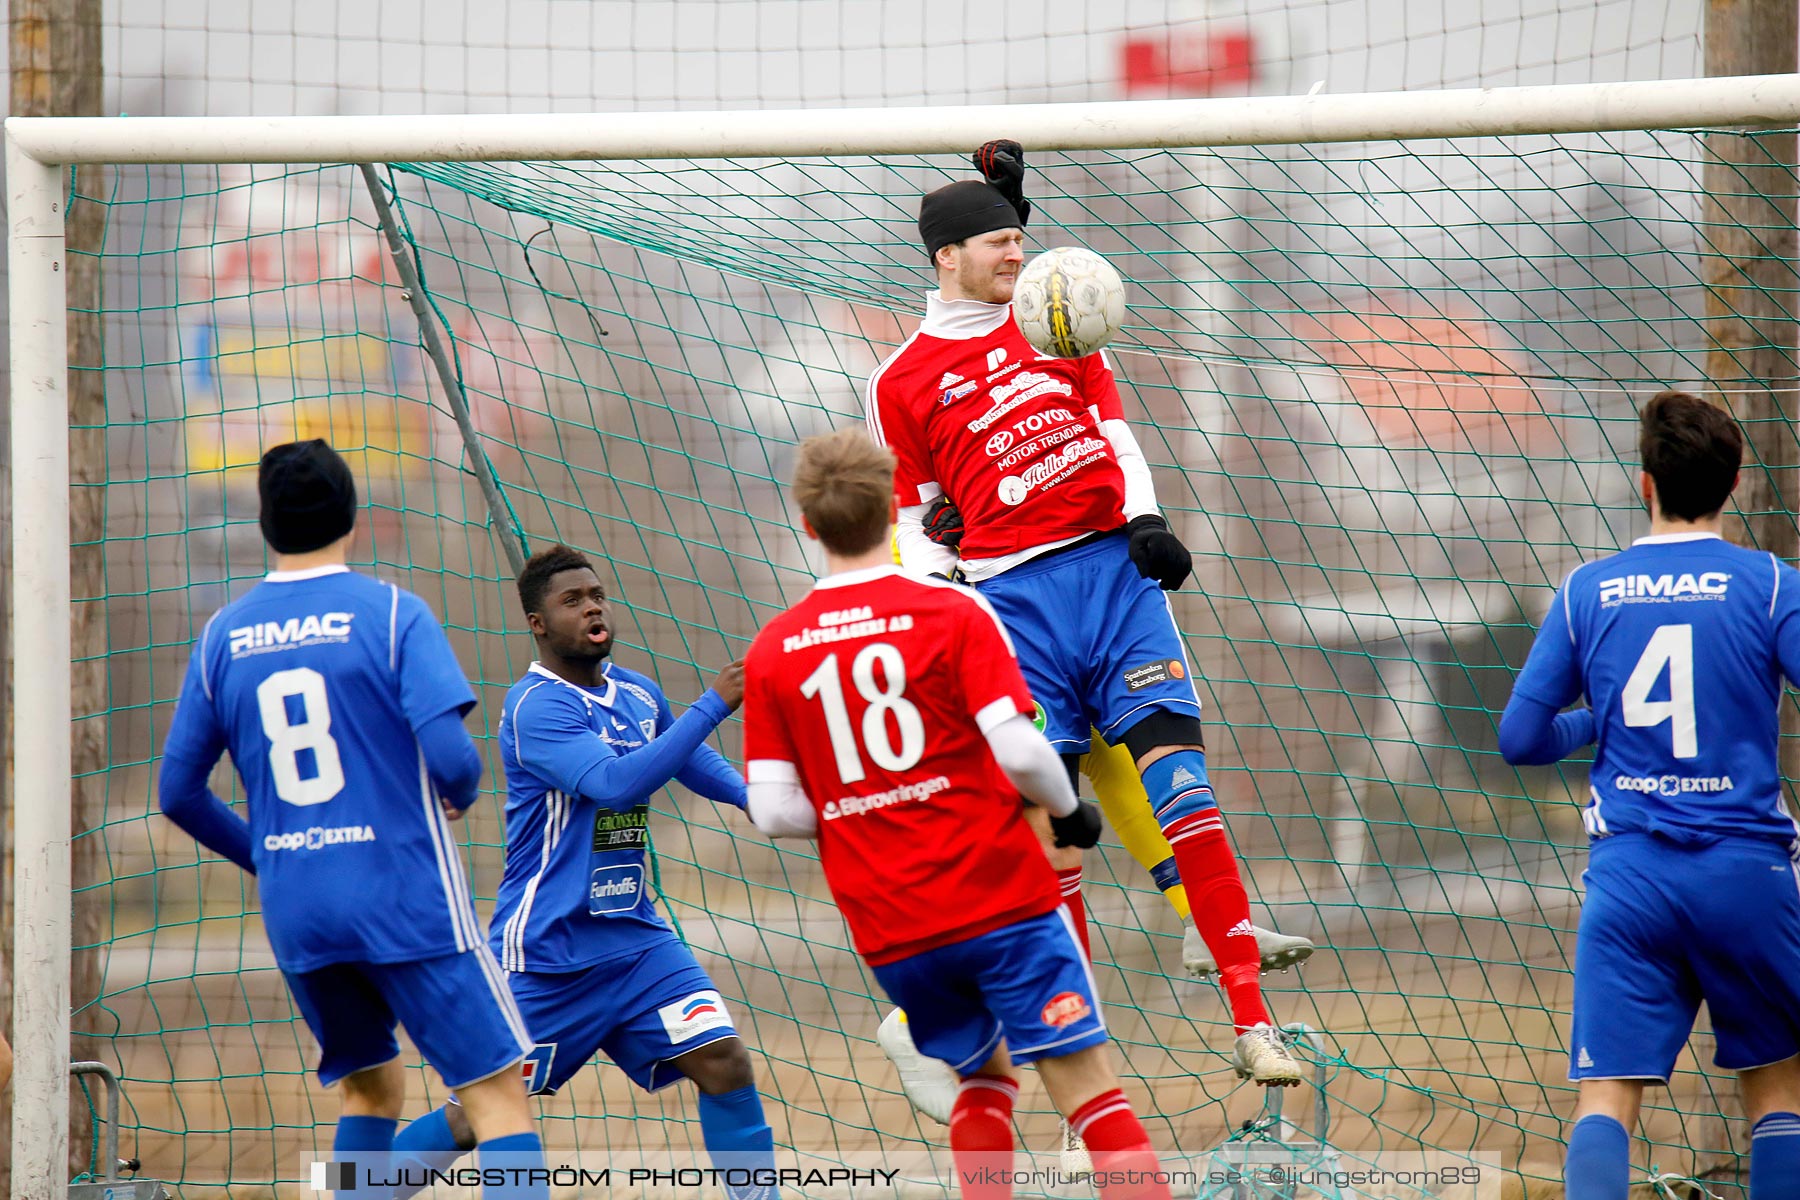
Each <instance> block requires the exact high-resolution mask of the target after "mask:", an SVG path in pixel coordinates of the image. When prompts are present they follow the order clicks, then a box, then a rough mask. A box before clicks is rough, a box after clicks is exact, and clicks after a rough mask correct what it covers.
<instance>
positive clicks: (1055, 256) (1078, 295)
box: [1013, 246, 1125, 358]
mask: <svg viewBox="0 0 1800 1200" xmlns="http://www.w3.org/2000/svg"><path fill="white" fill-rule="evenodd" d="M1013 315H1014V316H1016V317H1017V318H1018V319H1019V328H1020V330H1022V331H1023V332H1024V334H1025V340H1026V341H1028V342H1030V343H1031V344H1032V345H1033V346H1035V347H1036V348H1037V350H1038V353H1040V354H1049V355H1053V356H1054V357H1056V358H1086V357H1087V356H1088V355H1090V354H1092V353H1093V352H1094V351H1096V350H1098V349H1100V347H1102V346H1104V345H1106V343H1108V342H1110V341H1112V340H1113V337H1114V336H1115V335H1116V334H1117V333H1118V332H1119V326H1120V325H1121V324H1122V323H1123V322H1124V320H1125V281H1124V280H1123V279H1121V278H1119V273H1118V272H1117V271H1116V270H1114V269H1113V265H1112V264H1111V263H1109V262H1107V261H1106V260H1105V259H1104V258H1101V257H1100V256H1099V255H1098V254H1095V253H1094V252H1093V251H1092V250H1083V249H1082V248H1081V247H1079V246H1058V247H1057V248H1056V249H1054V250H1046V251H1044V252H1043V253H1042V254H1040V255H1038V256H1037V257H1036V258H1034V259H1032V260H1031V261H1030V262H1029V263H1027V264H1026V266H1025V269H1024V270H1023V271H1021V272H1019V282H1018V286H1017V287H1015V288H1014V289H1013Z"/></svg>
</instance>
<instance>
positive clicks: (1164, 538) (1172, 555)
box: [1125, 513, 1194, 592]
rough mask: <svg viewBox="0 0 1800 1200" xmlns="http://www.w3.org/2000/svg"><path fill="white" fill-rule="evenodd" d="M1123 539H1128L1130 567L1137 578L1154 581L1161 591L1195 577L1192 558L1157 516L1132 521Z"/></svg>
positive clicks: (1165, 523)
mask: <svg viewBox="0 0 1800 1200" xmlns="http://www.w3.org/2000/svg"><path fill="white" fill-rule="evenodd" d="M1125 535H1126V536H1127V537H1129V538H1130V539H1131V548H1130V554H1131V563H1132V565H1133V566H1135V567H1136V568H1137V569H1138V574H1139V575H1142V576H1143V577H1144V578H1145V579H1154V580H1156V582H1157V584H1158V585H1159V586H1161V588H1162V590H1163V591H1165V592H1172V591H1174V590H1175V589H1176V588H1178V587H1180V586H1181V585H1182V584H1184V583H1186V582H1187V578H1188V576H1189V575H1192V574H1193V573H1194V556H1193V555H1192V554H1189V553H1188V548H1187V547H1186V546H1184V545H1182V544H1181V539H1180V538H1178V537H1176V536H1175V535H1174V534H1173V533H1170V532H1169V523H1168V522H1167V521H1165V520H1163V519H1162V518H1161V517H1160V516H1158V515H1157V514H1155V513H1145V514H1144V515H1143V516H1141V517H1133V518H1131V523H1130V524H1128V525H1126V526H1125Z"/></svg>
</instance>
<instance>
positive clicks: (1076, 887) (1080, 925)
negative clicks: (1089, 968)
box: [1056, 863, 1094, 962]
mask: <svg viewBox="0 0 1800 1200" xmlns="http://www.w3.org/2000/svg"><path fill="white" fill-rule="evenodd" d="M1056 881H1057V882H1058V883H1060V884H1062V898H1063V907H1064V908H1066V909H1068V910H1069V920H1071V921H1073V922H1075V936H1076V937H1078V938H1080V939H1081V954H1082V957H1084V958H1086V959H1087V960H1088V961H1089V962H1093V961H1094V951H1093V948H1092V946H1091V944H1090V943H1089V942H1088V927H1087V905H1085V904H1083V903H1082V902H1081V865H1080V864H1079V863H1077V864H1076V865H1075V866H1072V867H1070V868H1068V869H1067V870H1066V871H1058V872H1057V873H1056Z"/></svg>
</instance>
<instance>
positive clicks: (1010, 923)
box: [744, 430, 1169, 1200]
mask: <svg viewBox="0 0 1800 1200" xmlns="http://www.w3.org/2000/svg"><path fill="white" fill-rule="evenodd" d="M893 470H894V460H893V457H892V455H890V454H889V453H888V452H887V451H886V450H883V449H881V448H879V447H877V446H875V445H874V444H873V443H872V442H871V441H870V440H869V439H868V438H867V437H866V436H864V435H863V434H862V433H861V432H860V431H856V430H843V431H840V432H838V433H834V434H828V435H825V436H823V437H817V438H812V439H809V440H808V441H806V442H805V443H803V444H802V445H801V447H800V453H799V460H798V463H797V465H796V467H795V471H794V497H795V500H796V501H797V502H798V504H799V507H800V511H801V514H802V517H803V519H804V522H805V527H806V532H807V533H808V535H809V536H811V537H814V538H816V539H817V540H818V541H819V542H820V543H821V544H822V545H823V547H824V550H825V558H826V566H827V574H826V575H825V577H824V578H822V579H820V580H819V582H818V584H817V585H816V586H815V587H814V588H813V590H812V591H811V592H810V593H809V594H808V595H807V596H806V597H805V598H804V599H802V600H801V601H800V602H799V603H798V604H796V605H794V607H792V608H791V609H789V610H788V611H787V612H785V613H783V614H781V615H780V616H779V617H776V618H775V619H774V620H773V621H771V622H769V624H768V625H767V626H766V627H765V628H764V629H763V631H762V632H761V633H760V634H758V635H757V638H756V641H755V643H754V644H753V645H752V646H751V648H750V653H749V655H748V656H747V658H746V661H745V700H744V758H745V761H746V763H747V764H748V765H747V774H748V777H749V785H750V818H751V820H752V821H754V822H755V823H756V825H757V827H758V828H759V829H761V830H763V831H764V832H765V833H767V834H769V835H770V836H772V837H809V838H816V839H817V840H818V842H819V861H820V863H821V864H822V865H823V867H824V870H825V880H826V883H827V884H828V885H829V886H830V888H831V893H832V896H833V898H834V899H835V900H836V901H837V904H838V907H839V908H840V909H841V910H842V912H843V914H844V920H845V923H846V924H847V925H848V926H849V929H850V937H851V940H852V941H853V942H854V943H855V946H856V949H857V951H858V953H860V954H861V955H862V956H863V959H864V960H865V961H866V962H867V963H868V964H869V967H870V969H871V970H872V971H873V972H874V974H875V977H876V979H877V980H879V981H880V983H881V986H882V988H883V989H884V990H885V991H886V992H887V993H888V995H889V997H890V998H892V999H893V1001H894V1002H895V1003H896V1004H898V1005H900V1007H901V1008H903V1009H905V1011H906V1013H907V1017H908V1020H909V1022H910V1025H911V1030H912V1035H913V1040H914V1041H915V1043H916V1044H917V1045H918V1047H919V1049H920V1050H921V1051H922V1052H923V1053H925V1054H927V1055H930V1056H931V1057H933V1058H936V1059H939V1060H941V1061H943V1062H945V1063H948V1064H949V1065H950V1067H951V1068H952V1069H953V1070H954V1071H955V1072H956V1074H957V1076H958V1077H959V1079H960V1081H961V1082H960V1086H959V1088H958V1091H957V1098H956V1104H955V1107H954V1109H953V1110H952V1112H951V1116H950V1148H951V1153H952V1157H953V1159H954V1161H955V1166H956V1172H957V1177H958V1183H959V1186H960V1190H961V1191H962V1194H963V1195H964V1196H967V1197H971V1198H972V1200H1004V1198H1006V1197H1010V1196H1011V1195H1012V1184H1011V1182H1010V1180H1011V1174H1010V1172H1011V1171H1012V1168H1013V1152H1014V1144H1013V1125H1012V1108H1013V1102H1014V1100H1015V1098H1016V1097H1017V1096H1018V1091H1019V1083H1018V1073H1017V1067H1018V1066H1019V1065H1021V1064H1025V1063H1036V1064H1037V1067H1038V1074H1039V1075H1040V1076H1041V1077H1042V1078H1043V1081H1044V1087H1045V1090H1047V1091H1048V1092H1049V1094H1050V1098H1051V1100H1052V1101H1053V1102H1054V1103H1055V1105H1056V1107H1057V1110H1058V1111H1059V1112H1061V1113H1062V1114H1063V1115H1064V1116H1065V1117H1066V1118H1067V1119H1068V1120H1069V1122H1070V1123H1071V1124H1072V1125H1073V1126H1074V1127H1075V1128H1076V1130H1077V1131H1078V1132H1079V1133H1080V1134H1081V1136H1082V1137H1083V1138H1084V1139H1085V1140H1086V1142H1087V1146H1088V1149H1089V1151H1090V1153H1091V1154H1092V1155H1093V1160H1094V1167H1095V1181H1096V1183H1097V1184H1098V1186H1099V1190H1100V1194H1101V1197H1102V1200H1126V1198H1127V1197H1130V1198H1134V1200H1135V1198H1139V1197H1142V1198H1144V1200H1166V1197H1168V1195H1169V1188H1168V1184H1167V1177H1166V1176H1164V1175H1162V1174H1160V1172H1159V1169H1158V1165H1157V1158H1156V1152H1155V1151H1154V1150H1152V1149H1151V1147H1150V1140H1149V1137H1148V1135H1147V1134H1146V1133H1145V1132H1144V1127H1143V1125H1142V1124H1141V1123H1140V1122H1139V1121H1138V1118H1137V1115H1136V1113H1135V1112H1134V1111H1133V1110H1132V1106H1131V1103H1130V1101H1128V1100H1127V1099H1126V1098H1125V1094H1124V1092H1123V1091H1121V1090H1120V1088H1119V1079H1118V1074H1117V1072H1116V1070H1115V1069H1114V1066H1113V1063H1112V1059H1111V1054H1110V1051H1109V1050H1108V1049H1107V1040H1108V1038H1107V1032H1106V1026H1105V1023H1104V1022H1103V1020H1102V1018H1101V1014H1100V1004H1099V1000H1098V998H1097V997H1096V995H1095V989H1094V982H1093V977H1092V975H1091V974H1090V972H1089V971H1088V968H1087V960H1086V958H1085V957H1084V956H1083V955H1082V953H1081V949H1080V946H1079V945H1078V943H1077V942H1076V939H1075V933H1074V930H1073V928H1072V926H1071V924H1070V921H1069V918H1068V916H1067V914H1066V913H1065V911H1064V910H1063V908H1062V897H1061V893H1060V890H1059V888H1058V885H1057V880H1056V875H1055V873H1054V872H1053V871H1052V870H1051V868H1050V864H1049V860H1048V859H1046V858H1045V857H1044V853H1043V851H1042V850H1041V849H1040V847H1039V845H1038V842H1037V839H1036V837H1035V836H1034V835H1033V833H1032V832H1031V830H1030V828H1029V827H1028V826H1027V825H1026V823H1025V819H1024V807H1023V805H1022V804H1021V801H1020V796H1021V795H1023V796H1024V797H1025V798H1026V799H1027V800H1029V801H1030V802H1032V803H1034V804H1037V805H1040V806H1042V807H1043V808H1044V809H1045V810H1046V811H1048V812H1049V813H1050V814H1051V820H1050V824H1051V827H1052V829H1053V831H1054V835H1055V838H1056V840H1057V842H1058V844H1061V845H1077V846H1092V845H1093V844H1094V842H1095V841H1096V840H1097V839H1098V837H1099V834H1100V816H1099V812H1098V811H1097V810H1096V809H1095V808H1094V806H1093V805H1092V804H1090V803H1088V802H1087V801H1083V800H1078V799H1077V798H1076V796H1075V792H1074V789H1073V788H1072V787H1071V786H1070V784H1069V779H1068V775H1067V774H1066V772H1065V771H1064V770H1063V765H1062V762H1061V760H1060V759H1059V758H1058V757H1057V754H1056V752H1055V751H1054V750H1053V749H1052V748H1051V746H1050V744H1049V742H1048V741H1046V740H1045V738H1044V736H1043V734H1042V733H1040V732H1038V730H1037V729H1036V728H1035V727H1034V726H1033V724H1032V721H1031V713H1032V712H1033V704H1032V699H1031V694H1030V692H1029V691H1027V689H1026V686H1025V680H1024V677H1023V676H1022V675H1021V674H1020V671H1019V666H1018V661H1017V658H1016V657H1015V655H1014V651H1013V647H1012V643H1011V642H1010V641H1009V640H1008V638H1007V635H1006V632H1005V630H1004V629H1003V628H1002V626H1001V624H1000V622H999V619H998V618H997V617H996V616H995V615H994V612H993V609H992V608H990V607H989V606H988V604H987V603H986V602H985V601H984V600H982V599H981V598H980V596H978V595H977V594H976V593H974V592H972V591H969V590H967V589H964V588H961V587H958V586H956V585H954V584H951V583H948V582H945V581H942V580H935V579H915V578H911V577H909V576H906V575H904V574H902V573H901V571H900V569H899V568H898V567H896V566H894V564H893V562H892V561H891V559H890V556H889V550H888V533H889V529H890V528H891V526H892V522H893V514H894V500H893Z"/></svg>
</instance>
